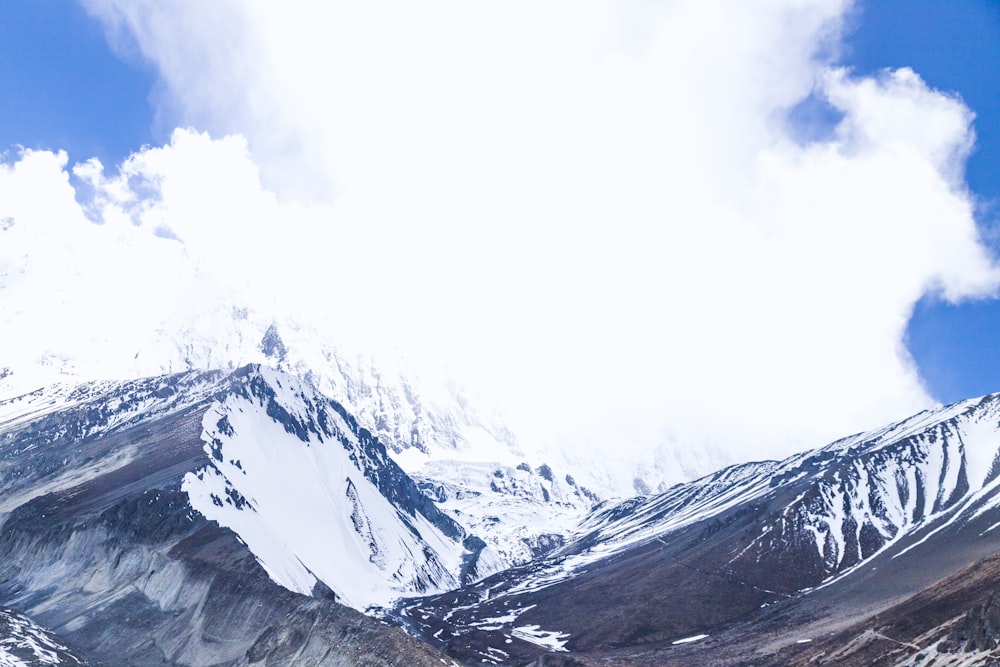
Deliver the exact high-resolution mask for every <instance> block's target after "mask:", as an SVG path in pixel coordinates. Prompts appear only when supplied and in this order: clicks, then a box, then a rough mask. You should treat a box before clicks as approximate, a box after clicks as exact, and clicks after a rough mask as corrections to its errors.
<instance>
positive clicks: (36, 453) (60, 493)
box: [0, 366, 490, 665]
mask: <svg viewBox="0 0 1000 667" xmlns="http://www.w3.org/2000/svg"><path fill="white" fill-rule="evenodd" d="M279 482H280V484H279ZM0 518H2V527H0V600H2V604H4V605H6V606H7V607H10V608H12V609H14V610H17V611H18V612H20V613H23V614H26V615H27V616H28V617H30V618H31V619H32V620H33V621H35V622H37V623H39V624H40V625H41V626H43V627H45V628H48V629H49V630H50V631H51V632H53V633H55V636H56V637H57V638H58V640H59V642H62V643H64V644H65V645H66V646H69V647H71V649H72V651H73V652H74V654H75V655H78V656H81V659H86V660H87V661H88V662H90V663H92V664H126V663H127V664H137V665H138V664H189V665H198V664H220V665H223V664H229V665H238V664H262V663H263V664H296V665H299V664H371V665H384V664H399V665H410V664H436V665H440V664H441V662H440V656H438V655H436V654H435V652H434V651H433V650H432V649H431V648H429V647H427V646H425V645H422V644H420V643H419V642H417V641H415V640H413V639H411V638H409V637H407V636H406V635H405V634H403V633H402V632H400V631H399V630H396V629H392V628H389V627H387V626H385V625H383V624H380V623H378V622H377V621H374V620H372V619H370V618H367V617H365V616H363V615H362V614H360V613H358V612H357V611H354V610H353V609H351V608H350V607H355V608H364V607H367V606H369V605H371V604H380V603H385V602H386V601H388V600H390V599H392V598H393V597H394V596H398V595H401V594H403V593H413V592H416V591H432V590H446V589H448V588H452V587H454V586H456V585H459V584H460V583H462V582H469V581H471V580H474V579H475V578H476V577H477V576H480V575H481V574H485V573H488V572H489V569H488V568H489V567H490V566H489V565H488V564H487V561H489V558H488V557H486V554H487V551H488V550H486V549H485V548H484V545H483V544H482V542H481V541H479V540H477V539H475V538H474V537H473V536H471V535H468V534H466V533H465V531H464V530H463V529H462V528H461V527H460V526H459V525H458V524H456V523H455V522H454V521H452V520H451V519H450V518H448V517H447V516H446V515H445V514H444V513H442V512H440V511H439V510H438V509H437V508H436V507H435V506H434V504H433V503H432V502H431V501H430V500H429V499H427V498H426V496H424V495H423V494H421V493H420V491H419V489H418V488H417V486H416V484H415V483H414V482H413V481H412V480H411V479H410V478H409V477H407V476H406V475H405V473H403V472H402V470H401V469H399V467H398V466H396V465H395V464H394V463H393V462H392V460H391V459H390V458H389V457H388V454H387V452H386V450H385V448H384V447H382V445H381V444H380V443H379V442H378V441H377V440H376V439H375V438H374V437H372V436H371V435H370V434H369V433H368V432H367V431H365V430H364V429H362V428H360V427H359V426H358V425H357V423H356V422H355V421H354V420H353V418H352V417H351V416H350V415H349V414H348V413H347V412H346V411H344V410H343V408H342V407H341V406H339V404H337V403H335V402H333V401H330V400H329V399H326V398H323V397H321V396H320V395H318V394H316V393H315V392H312V391H310V388H309V387H308V385H307V384H305V383H303V382H301V381H299V380H297V379H295V378H293V377H291V376H287V375H284V374H281V373H278V372H275V371H272V370H270V369H266V368H260V367H255V366H254V367H245V368H243V369H240V370H238V371H236V372H234V373H231V374H226V373H221V372H208V373H198V372H190V373H185V374H181V375H173V376H165V377H159V378H152V379H149V380H140V381H131V382H125V383H103V384H96V385H95V384H89V385H82V386H78V387H69V388H66V387H53V388H49V389H46V390H42V391H39V392H35V393H33V394H29V395H26V396H22V397H19V398H16V399H12V400H8V401H4V402H2V403H0ZM345 605H347V606H345Z"/></svg>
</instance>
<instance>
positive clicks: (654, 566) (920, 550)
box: [397, 395, 1000, 665]
mask: <svg viewBox="0 0 1000 667" xmlns="http://www.w3.org/2000/svg"><path fill="white" fill-rule="evenodd" d="M998 449H1000V396H996V395H994V396H987V397H985V398H982V399H974V400H969V401H964V402H962V403H959V404H956V405H954V406H950V407H947V408H942V409H939V410H933V411H928V412H924V413H921V414H918V415H916V416H914V417H912V418H910V419H908V420H904V421H903V422H899V423H897V424H893V425H890V426H888V427H886V428H883V429H880V430H877V431H873V432H869V433H864V434H859V435H856V436H852V437H850V438H845V439H843V440H840V441H838V442H835V443H832V444H831V445H829V446H827V447H824V448H821V449H818V450H814V451H811V452H806V453H803V454H800V455H798V456H794V457H791V458H789V459H787V460H785V461H780V462H761V463H750V464H745V465H742V466H736V467H733V468H729V469H726V470H722V471H720V472H719V473H716V474H713V475H709V476H707V477H705V478H702V479H699V480H696V481H694V482H691V483H688V484H682V485H678V486H676V487H674V488H673V489H671V490H669V491H667V492H666V493H663V494H658V495H655V496H648V497H639V498H635V499H631V500H629V501H625V502H623V503H619V504H616V505H605V506H602V507H599V508H597V509H596V510H595V511H594V512H593V513H592V514H591V515H590V516H589V517H587V519H586V520H585V521H584V522H583V523H582V524H581V525H580V527H579V529H578V531H577V532H576V534H575V535H574V536H573V537H572V539H570V540H568V541H567V543H566V544H565V545H564V546H562V547H560V548H558V549H556V550H555V551H553V552H552V553H551V554H550V555H549V556H548V557H546V558H544V559H541V560H537V561H533V562H531V563H529V564H527V565H525V566H523V567H520V568H514V569H512V570H509V571H506V572H503V573H500V574H498V575H496V576H494V577H490V578H488V579H486V580H484V581H482V582H479V583H477V584H475V585H473V586H470V587H465V588H463V589H460V590H458V591H453V592H450V593H447V594H445V595H442V596H436V597H431V598H423V599H417V600H412V601H407V602H405V603H403V604H401V605H400V606H399V607H398V609H397V613H398V615H399V618H400V620H401V622H404V623H406V624H408V625H409V626H410V627H411V629H412V630H413V631H415V632H418V633H420V634H422V635H423V636H425V637H427V638H428V639H429V640H434V641H436V642H438V645H440V646H442V647H444V648H446V649H447V650H448V651H449V652H450V653H451V654H452V655H454V656H456V657H457V658H459V659H461V660H466V661H478V660H487V661H492V662H493V663H495V664H517V661H519V660H520V661H527V660H529V659H532V658H534V657H537V656H539V655H543V654H545V653H546V652H547V651H548V652H552V653H553V654H554V653H562V652H566V653H568V654H569V655H571V656H573V659H575V660H585V659H587V657H588V656H590V657H591V658H594V657H600V658H601V659H602V660H604V659H614V661H615V662H614V663H613V664H619V663H618V662H617V661H618V660H620V661H621V662H620V664H651V665H652V664H664V662H663V661H664V660H666V659H667V656H668V655H672V656H674V658H673V659H677V660H678V662H676V664H692V665H700V664H734V665H735V664H757V663H758V662H759V664H782V663H781V662H780V661H777V662H769V660H771V658H768V655H770V653H769V652H774V651H778V650H781V649H782V648H783V647H785V646H787V645H789V644H794V642H796V641H799V639H803V638H804V639H810V638H812V637H814V636H815V629H816V627H819V626H822V627H823V628H826V629H825V630H824V632H829V629H830V627H831V626H836V627H840V626H843V627H847V626H849V625H850V624H851V623H855V622H858V621H860V620H862V619H863V618H865V617H866V615H870V614H874V613H878V612H879V611H880V610H882V609H884V608H885V607H887V606H891V605H892V604H894V603H896V602H897V601H899V600H901V599H903V598H905V597H906V596H909V595H913V594H915V593H917V592H919V591H921V590H923V589H924V588H925V587H927V586H931V585H933V584H934V583H935V582H937V581H939V580H940V579H941V578H942V577H944V576H947V575H948V574H951V573H953V572H956V571H958V570H960V569H961V568H963V567H965V566H967V565H969V564H970V563H972V562H974V561H975V560H977V559H979V558H982V557H984V556H987V555H989V554H991V553H993V552H995V551H997V550H1000V535H998V532H1000V531H997V530H996V528H997V526H1000V493H998V491H1000V466H998V465H997V454H998ZM597 601H599V603H598V602H597ZM817 618H818V619H821V621H822V622H819V621H817V620H816V619H817ZM810 624H814V625H815V624H818V625H815V627H814V626H813V625H810ZM750 628H752V631H751V630H750ZM726 633H728V634H726ZM763 636H768V637H770V638H771V639H770V640H769V641H768V642H763V641H761V637H763ZM748 651H749V653H748ZM754 654H757V657H755V658H753V660H751V659H750V658H749V657H748V656H751V655H754ZM626 655H627V656H631V657H628V658H626V657H624V656H626ZM681 657H683V661H680V658H681ZM673 659H672V660H671V664H675V663H674V662H673ZM755 661H756V662H755ZM602 664H603V663H602Z"/></svg>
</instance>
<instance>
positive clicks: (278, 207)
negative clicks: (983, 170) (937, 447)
mask: <svg viewBox="0 0 1000 667" xmlns="http://www.w3.org/2000/svg"><path fill="white" fill-rule="evenodd" d="M85 4H86V5H87V7H88V8H89V10H90V11H91V12H92V13H93V14H94V15H95V16H97V17H98V18H99V19H100V20H101V21H102V22H103V23H104V24H105V25H106V26H107V28H108V33H109V38H110V39H111V40H112V41H113V42H114V43H116V44H117V45H118V46H119V48H121V49H122V50H123V51H127V50H131V51H132V52H138V53H140V54H141V56H142V57H144V58H146V59H148V60H149V61H151V62H152V63H153V64H154V65H155V66H156V67H157V68H158V71H159V73H160V77H161V81H160V87H159V88H158V91H157V93H156V100H157V104H158V112H159V114H160V115H159V120H158V122H159V123H161V124H162V125H163V126H165V127H168V126H175V125H176V126H179V127H183V128H190V129H179V130H176V131H175V132H174V133H173V135H172V139H171V141H170V142H169V143H168V144H167V145H164V146H160V147H150V148H145V149H143V150H139V151H137V153H136V154H135V155H133V156H132V158H130V159H129V160H128V161H127V162H126V163H125V164H124V165H122V167H121V169H120V173H112V172H111V171H110V170H108V173H105V170H104V169H102V167H101V166H100V165H98V164H97V163H95V162H88V163H83V164H80V165H77V166H75V167H70V166H69V165H67V164H66V163H65V159H63V160H62V162H60V158H59V156H54V155H52V154H38V153H33V154H25V155H22V156H20V157H19V158H17V159H15V160H13V161H11V162H10V164H8V165H7V166H5V167H3V168H0V195H2V196H0V202H4V203H3V205H0V207H4V206H5V207H6V208H7V209H10V208H11V207H12V206H14V205H15V204H14V203H13V202H15V201H17V200H20V201H24V202H26V203H23V205H22V204H18V205H19V206H22V208H23V210H21V211H20V212H11V211H9V210H6V211H0V217H2V216H7V218H9V219H12V220H16V221H17V223H18V225H17V227H21V228H23V227H26V226H28V225H29V224H30V225H33V226H35V227H36V228H37V229H39V230H42V231H40V232H39V234H42V235H43V236H45V237H46V238H48V239H51V240H50V241H46V243H44V244H39V246H38V247H37V248H35V249H33V252H37V253H40V254H41V255H44V254H46V253H49V254H52V256H53V257H55V254H54V253H56V252H57V251H58V249H59V248H60V247H63V245H65V244H67V243H71V241H70V240H69V239H75V240H73V241H72V244H73V248H74V250H73V257H79V256H81V255H80V250H81V249H84V250H83V253H82V256H83V257H84V258H91V259H92V261H91V260H87V259H83V260H80V261H83V262H85V263H86V262H87V261H90V263H91V264H93V265H95V266H90V265H89V264H88V266H87V267H86V268H85V269H84V268H81V269H80V270H79V271H77V272H76V274H75V276H76V278H75V280H76V282H75V283H74V285H75V286H74V287H73V289H74V290H77V291H79V294H76V293H74V295H73V296H72V297H71V298H69V299H68V300H67V299H64V300H63V302H61V303H63V304H64V305H63V306H59V307H55V308H49V309H48V310H47V312H48V315H46V316H45V317H56V315H53V314H52V313H58V312H61V311H60V310H59V308H67V309H71V310H72V309H74V308H75V309H77V310H80V309H85V310H90V311H91V312H101V309H102V308H104V309H106V308H109V307H110V306H108V305H107V303H106V302H104V301H102V300H101V298H100V295H101V292H100V289H108V288H109V287H108V285H106V284H105V283H102V282H100V281H101V280H105V281H106V282H107V283H109V284H111V283H113V282H114V280H113V279H112V278H110V277H108V274H109V272H111V273H115V274H116V275H120V274H127V273H128V272H129V271H131V270H132V268H130V267H132V265H133V264H140V265H144V264H145V263H146V262H150V264H149V265H150V266H155V267H159V268H158V269H157V271H156V272H155V274H154V275H151V273H150V272H148V271H147V272H144V273H143V275H144V276H145V278H144V281H145V282H146V283H148V284H146V285H145V286H144V287H143V290H144V291H143V293H142V294H141V295H140V294H135V295H133V297H134V301H135V302H136V303H139V304H141V306H140V307H138V308H137V313H136V315H135V317H134V318H131V321H132V322H133V325H132V327H131V329H132V330H134V335H136V336H138V335H140V334H141V332H142V331H144V330H146V329H148V328H151V327H152V326H153V325H151V324H150V323H151V322H153V321H154V320H155V319H156V316H157V314H159V315H160V316H162V313H163V312H164V310H163V308H164V305H163V304H168V305H169V307H173V308H182V307H183V302H184V301H185V299H188V298H192V297H191V294H195V293H197V294H204V293H205V292H206V288H205V285H217V286H218V288H217V290H218V293H220V294H240V295H246V294H253V295H254V296H253V297H252V298H253V299H255V300H256V302H257V303H258V304H261V307H262V308H272V309H274V310H275V312H279V311H280V313H285V314H290V315H291V314H294V316H295V317H297V318H300V319H302V320H303V321H308V322H310V323H312V324H314V325H315V326H317V327H320V328H323V329H326V330H329V331H331V332H334V331H335V332H336V335H337V336H344V337H345V339H346V338H350V339H351V340H352V341H353V343H352V344H355V343H356V344H358V345H364V344H370V345H372V346H373V347H377V346H379V345H383V346H393V347H396V348H398V349H400V350H403V351H404V353H405V354H406V355H408V356H409V357H410V358H411V359H415V360H417V362H416V363H418V364H420V365H421V366H422V367H424V368H426V369H430V368H434V367H437V366H446V367H447V368H448V369H449V372H450V373H451V374H453V375H455V376H456V377H458V379H460V380H461V381H463V382H465V383H467V384H468V385H469V386H471V387H473V388H474V389H475V390H476V391H477V392H479V393H480V394H481V395H483V396H484V397H485V400H488V401H491V402H494V403H495V404H497V405H502V406H503V407H504V409H505V410H506V411H507V412H508V413H509V414H510V415H511V419H512V423H513V424H514V426H515V428H516V429H517V430H518V432H519V433H520V434H521V440H522V444H523V445H524V446H526V447H529V448H530V447H531V446H532V444H533V443H537V446H539V447H542V446H544V447H549V448H551V449H552V450H553V451H554V452H558V453H560V454H554V456H557V457H558V456H562V455H564V456H565V457H566V458H567V459H580V458H584V459H586V458H592V459H593V460H595V461H598V460H608V459H615V460H621V461H622V462H623V463H622V464H621V465H622V466H626V467H627V466H632V465H633V464H639V465H642V466H645V467H646V468H647V469H650V468H654V469H655V470H656V472H657V475H659V477H660V478H661V479H664V480H667V481H671V480H677V479H680V478H683V477H684V476H686V475H689V474H692V473H695V472H705V468H707V467H712V466H714V465H718V464H721V463H725V462H732V461H741V460H747V459H750V458H761V457H770V456H779V455H784V454H787V453H790V452H792V451H796V450H799V449H804V448H806V447H811V446H818V445H821V444H824V443H825V442H827V441H829V440H832V439H833V438H836V437H839V436H841V435H845V434H847V433H850V432H854V431H857V430H860V429H863V428H867V427H874V426H877V425H879V424H881V423H883V422H886V421H889V420H891V419H894V418H898V417H902V416H905V415H907V414H909V413H912V412H914V411H916V410H919V409H921V408H923V407H927V406H929V405H930V404H932V399H931V398H930V397H929V396H928V395H927V393H926V391H925V390H924V388H923V387H922V385H921V382H920V378H919V376H918V374H917V371H916V369H915V368H914V365H913V362H912V360H911V359H910V357H909V355H908V353H907V351H906V349H905V347H904V345H903V342H902V341H903V335H904V332H905V328H906V323H907V321H908V319H909V316H910V313H911V310H912V308H913V306H914V304H915V302H916V301H917V300H918V299H919V298H920V297H921V296H922V295H924V294H926V293H928V292H940V293H941V294H942V295H943V296H944V297H945V298H948V299H951V300H958V299H962V298H968V297H974V296H981V295H985V294H992V293H993V291H994V290H995V289H996V286H997V282H998V278H1000V274H998V269H997V267H996V265H995V264H994V262H993V259H992V258H991V257H990V256H989V254H988V251H987V250H986V249H985V248H984V246H983V245H982V244H981V242H980V239H979V236H978V232H977V229H976V225H975V221H974V218H973V208H974V206H973V204H974V195H973V194H972V193H970V192H969V191H968V190H967V188H966V186H965V181H964V174H963V166H964V163H965V160H966V158H967V156H968V154H969V151H970V150H971V148H972V146H973V144H974V133H973V129H972V122H973V114H972V112H971V111H970V110H969V109H967V108H966V107H965V106H964V105H963V104H962V102H961V100H959V99H958V98H956V97H954V96H951V95H948V94H947V93H943V92H940V91H935V90H932V89H930V88H928V87H927V86H926V84H925V83H924V82H923V81H922V80H921V79H920V77H919V75H918V74H917V73H914V72H912V71H910V70H907V69H901V70H898V71H891V72H890V71H887V72H883V73H881V74H880V75H879V76H877V77H874V78H864V77H859V76H856V75H854V74H852V73H851V72H850V71H848V70H845V69H842V68H839V67H838V54H839V48H840V38H841V34H842V31H843V29H844V21H845V16H846V15H847V13H848V12H849V11H850V10H851V7H850V3H848V2H844V1H836V0H786V1H781V2H779V1H777V0H775V1H769V0H760V1H758V2H746V3H731V2H721V1H718V2H716V1H706V0H698V1H697V2H695V1H690V2H688V1H684V0H679V1H674V2H669V3H652V2H631V3H619V2H563V3H560V2H554V3H533V2H496V3H465V2H427V3H406V2H399V3H396V2H373V3H363V6H362V7H358V6H356V5H357V3H328V4H327V5H325V8H324V9H322V10H319V9H317V5H316V3H312V2H286V3H281V4H280V5H277V4H274V3H268V2H235V1H232V2H216V3H193V2H183V1H181V0H177V1H173V2H162V1H158V2H152V1H150V2H134V1H129V2H124V1H119V0H87V2H86V3H85ZM807 100H811V101H813V102H816V101H818V102H819V103H821V104H824V105H828V106H829V107H830V109H831V110H832V111H834V112H835V113H834V114H833V115H832V117H836V118H838V119H839V120H838V121H836V122H835V123H829V124H828V125H827V126H826V127H823V128H820V129H821V131H820V132H819V133H815V132H811V133H810V140H809V141H804V140H803V139H802V137H803V136H805V135H804V133H803V132H802V131H801V130H802V128H801V127H797V126H796V122H797V121H796V115H795V113H794V111H795V109H797V108H799V106H800V105H801V104H802V103H803V102H805V101H807ZM28 172H31V174H33V175H30V174H28ZM70 173H72V177H70ZM15 182H18V183H21V185H15ZM25 183H28V184H29V185H27V186H26V185H24V184H25ZM74 188H75V189H74ZM50 191H51V192H55V193H57V194H58V195H59V196H58V197H57V198H53V197H52V195H51V194H49V193H50ZM15 192H16V193H17V195H16V196H15V194H14V193H15ZM30 192H37V193H39V194H38V196H37V198H36V199H32V200H30V201H27V199H30V197H29V196H28V194H26V193H30ZM74 197H75V198H74ZM56 200H58V201H59V202H60V206H61V207H62V208H59V209H58V210H55V209H51V207H50V208H49V209H45V213H44V214H41V213H39V209H32V207H33V206H42V203H43V201H48V202H49V204H45V206H50V204H51V202H52V201H56ZM78 201H79V202H82V203H77V202H78ZM52 205H54V204H52ZM84 216H87V217H86V218H85V217H84ZM86 219H89V220H91V221H96V222H98V223H101V224H97V225H95V224H93V222H86V221H85V220H86ZM29 220H30V222H28V221H29ZM22 221H24V222H23V223H22ZM15 228H16V227H12V228H11V229H12V230H13V229H15ZM81 230H82V231H81ZM43 232H44V233H43ZM0 233H3V232H0ZM77 237H79V238H77ZM84 237H86V238H84ZM24 242H25V243H26V242H27V241H24ZM61 244H63V245H61ZM5 252H6V254H3V253H5ZM16 254H17V253H12V252H11V251H9V250H5V249H4V248H3V246H0V259H2V261H3V262H4V264H3V267H4V268H5V269H6V270H7V273H6V274H5V275H8V276H9V275H12V272H11V270H10V267H12V266H14V265H15V264H16V261H17V260H16V258H14V257H13V255H16ZM147 258H152V259H147ZM32 261H35V260H32ZM38 261H39V262H41V260H38ZM60 261H61V260H55V259H54V260H52V266H59V265H60V263H59V262H60ZM74 261H76V260H74ZM178 266H185V267H194V268H190V270H189V271H188V270H187V269H185V271H187V273H183V272H181V270H180V269H178V268H176V267H178ZM62 270H63V269H60V271H62ZM33 271H34V272H35V274H37V275H43V274H42V273H39V271H40V270H37V269H33ZM179 272H181V273H183V275H184V276H186V277H178V273H179ZM35 274H33V275H35ZM52 275H56V274H52ZM58 275H60V276H62V275H63V274H58ZM102 276H103V277H102ZM27 279H30V280H40V279H39V278H36V277H30V278H27ZM5 280H8V282H9V279H5ZM89 281H96V282H95V285H97V286H98V288H99V289H98V288H95V287H91V286H90V284H89ZM63 288H64V287H60V289H63ZM5 289H6V290H7V291H8V293H13V292H12V288H11V287H9V286H8V287H5ZM66 289H69V288H68V287H66ZM133 289H137V288H135V287H134V286H133ZM25 293H27V292H25ZM206 298H207V297H206ZM79 304H87V305H86V307H85V308H84V307H83V306H80V305H79ZM150 304H153V305H150ZM22 308H23V312H24V317H25V318H27V319H26V320H24V321H30V322H34V321H35V320H33V319H31V318H32V317H35V316H36V314H35V313H34V312H33V308H37V304H34V305H33V304H30V303H26V304H24V305H23V306H22ZM146 311H149V312H146ZM154 311H155V312H154ZM74 317H79V318H80V321H82V322H87V321H88V316H87V313H86V312H75V311H74ZM36 319H37V320H38V321H41V320H42V319H43V318H41V316H37V317H36ZM32 326H34V325H32ZM94 326H95V327H96V329H95V330H97V329H100V325H94ZM116 335H118V334H116V333H115V332H114V331H109V332H107V334H106V335H104V334H101V336H98V337H102V336H103V339H107V340H109V341H113V340H114V338H115V336H116ZM52 336H54V337H56V336H57V334H55V333H53V334H52ZM47 344H48V345H49V346H50V347H51V348H52V349H58V347H59V341H58V340H51V341H48V343H47ZM108 344H109V345H112V343H108ZM25 353H26V352H25ZM0 365H2V364H0Z"/></svg>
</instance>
